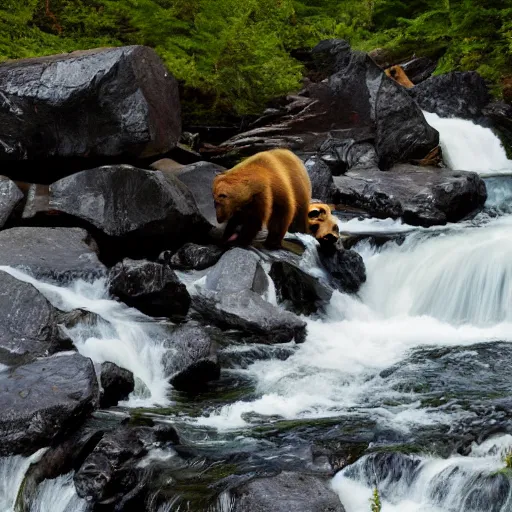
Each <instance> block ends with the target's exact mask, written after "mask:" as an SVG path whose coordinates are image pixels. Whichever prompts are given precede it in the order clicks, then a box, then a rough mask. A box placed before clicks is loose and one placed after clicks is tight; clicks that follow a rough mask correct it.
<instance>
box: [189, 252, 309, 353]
mask: <svg viewBox="0 0 512 512" xmlns="http://www.w3.org/2000/svg"><path fill="white" fill-rule="evenodd" d="M268 286H269V282H268V277H267V275H266V274H265V271H264V270H263V267H262V266H261V259H260V257H259V256H257V255H256V254H255V253H253V252H252V251H248V250H244V249H240V248H235V249H232V250H230V251H228V252H227V253H225V254H224V255H223V256H222V257H221V259H220V260H219V262H218V263H217V264H216V265H215V266H214V267H212V268H211V269H210V270H209V272H208V273H207V274H206V278H205V282H204V286H203V287H202V288H201V289H200V290H199V291H198V293H197V294H196V295H194V296H193V297H192V307H193V308H194V309H195V310H196V311H197V312H198V313H199V314H200V315H201V316H202V317H203V318H205V319H206V320H208V321H210V322H212V323H213V324H214V325H217V326H218V327H220V328H223V329H236V330H239V331H241V332H243V333H244V335H245V339H246V340H247V341H255V342H259V343H286V342H288V341H291V340H295V341H296V342H297V343H300V342H302V341H304V339H305V336H306V323H305V322H304V321H303V320H301V319H300V318H299V317H297V316H296V315H294V314H293V313H290V312H288V311H284V310H283V309H281V308H279V307H277V306H274V305H273V304H271V303H270V302H267V301H266V300H265V299H264V298H263V297H262V295H263V294H264V293H265V292H266V291H267V290H268Z"/></svg>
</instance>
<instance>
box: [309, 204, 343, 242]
mask: <svg viewBox="0 0 512 512" xmlns="http://www.w3.org/2000/svg"><path fill="white" fill-rule="evenodd" d="M308 225H309V231H310V232H311V234H312V235H313V236H314V237H315V238H316V239H317V240H318V241H319V242H320V243H321V244H335V243H336V242H337V241H338V239H339V238H340V228H339V227H338V222H337V220H336V217H335V216H334V215H333V214H332V213H331V209H330V208H329V206H328V205H326V204H322V203H315V204H310V205H309V211H308Z"/></svg>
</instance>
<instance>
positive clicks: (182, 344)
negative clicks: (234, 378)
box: [164, 325, 220, 391]
mask: <svg viewBox="0 0 512 512" xmlns="http://www.w3.org/2000/svg"><path fill="white" fill-rule="evenodd" d="M166 346H167V347H168V352H167V354H166V356H164V367H165V372H166V374H167V375H169V376H170V377H169V382H170V383H171V384H172V386H173V387H174V389H177V390H178V391H197V390H201V389H202V388H203V387H204V386H205V385H206V384H207V383H208V382H210V381H213V380H218V379H219V377H220V365H219V361H218V358H217V345H216V343H215V341H214V339H213V338H212V337H211V335H210V333H209V332H208V331H207V330H206V329H205V328H204V327H201V326H199V325H182V326H179V327H177V328H175V329H174V330H173V331H172V333H171V335H170V337H169V338H168V339H167V340H166Z"/></svg>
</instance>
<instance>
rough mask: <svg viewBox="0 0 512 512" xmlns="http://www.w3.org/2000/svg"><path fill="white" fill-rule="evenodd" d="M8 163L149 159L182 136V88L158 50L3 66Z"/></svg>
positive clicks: (2, 119) (1, 120) (0, 146)
mask: <svg viewBox="0 0 512 512" xmlns="http://www.w3.org/2000/svg"><path fill="white" fill-rule="evenodd" d="M0 90H2V93H3V103H2V105H3V106H2V107H1V108H0V159H18V160H19V159H36V158H37V159H41V158H47V157H83V158H90V157H105V156H109V157H110V156H132V157H146V156H151V155H156V154H162V153H165V152H166V151H168V150H170V149H172V148H173V147H174V146H175V145H176V143H177V141H178V139H179V136H180V132H181V126H180V125H181V117H180V103H179V95H178V85H177V82H176V80H175V79H174V78H173V77H172V75H171V74H170V73H169V72H168V71H167V70H166V68H165V66H164V65H163V63H162V61H161V60H160V58H159V57H158V56H157V54H156V53H155V52H154V51H153V50H152V49H150V48H147V47H144V46H125V47H120V48H100V49H94V50H88V51H77V52H73V53H68V54H62V55H52V56H49V57H40V58H35V59H23V60H17V61H11V62H7V63H4V64H2V65H0Z"/></svg>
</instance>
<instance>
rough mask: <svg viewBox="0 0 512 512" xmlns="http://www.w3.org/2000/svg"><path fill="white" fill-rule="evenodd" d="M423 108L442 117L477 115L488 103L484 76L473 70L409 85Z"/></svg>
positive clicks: (411, 92) (434, 77)
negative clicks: (412, 85) (413, 85)
mask: <svg viewBox="0 0 512 512" xmlns="http://www.w3.org/2000/svg"><path fill="white" fill-rule="evenodd" d="M409 93H410V94H411V96H412V97H413V98H414V100H415V101H416V103H417V104H418V105H419V106H420V107H421V109H422V110H426V111H427V112H434V113H435V114H437V115H438V116H441V117H461V118H463V119H477V118H479V117H480V116H481V115H482V109H483V108H484V107H485V106H486V105H487V104H488V103H489V100H490V95H489V90H488V88H487V85H486V83H485V80H484V79H483V78H482V77H481V76H480V75H479V74H478V73H477V72H476V71H452V72H451V73H446V74H444V75H437V76H433V77H431V78H429V79H428V80H425V81H424V82H422V83H420V84H418V85H416V86H415V87H413V88H412V89H409Z"/></svg>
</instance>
